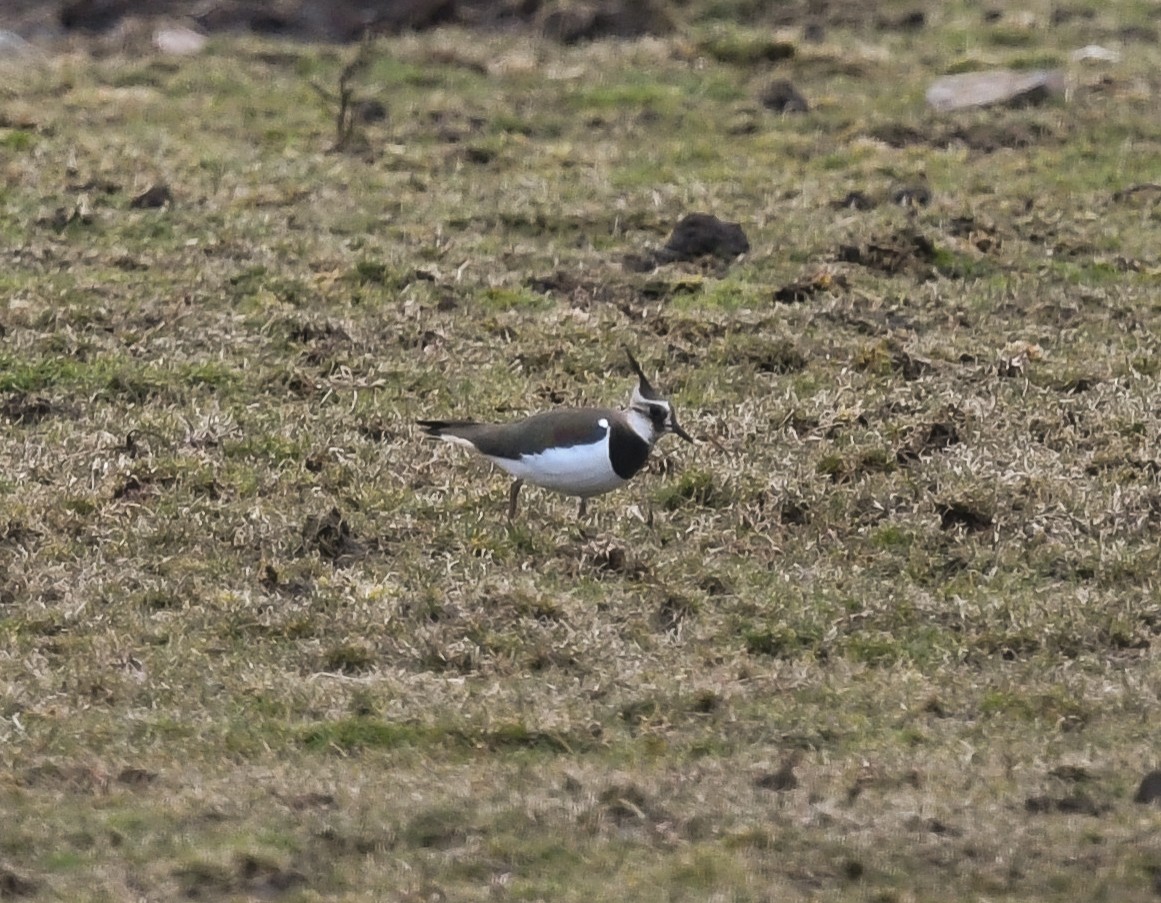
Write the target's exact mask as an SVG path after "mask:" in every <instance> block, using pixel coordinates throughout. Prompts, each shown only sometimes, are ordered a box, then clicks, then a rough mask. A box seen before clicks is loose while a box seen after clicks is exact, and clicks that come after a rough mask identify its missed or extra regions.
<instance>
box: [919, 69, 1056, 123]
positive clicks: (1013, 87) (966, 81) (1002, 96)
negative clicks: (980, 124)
mask: <svg viewBox="0 0 1161 903" xmlns="http://www.w3.org/2000/svg"><path fill="white" fill-rule="evenodd" d="M1064 88H1065V81H1064V73H1063V72H1061V71H1060V70H1059V69H1034V70H1029V71H1025V72H1018V71H1016V70H1013V69H992V70H990V71H986V72H964V73H961V74H959V75H945V76H944V77H943V78H938V79H936V80H935V81H934V82H932V84H931V87H930V88H928V89H927V103H928V104H929V105H930V106H932V107H934V108H935V109H936V110H939V111H940V112H942V113H946V112H950V111H952V110H964V109H968V108H970V107H991V106H997V105H1002V106H1009V107H1018V106H1029V105H1032V104H1039V103H1043V102H1044V101H1046V100H1048V99H1049V98H1051V97H1059V96H1061V95H1063V94H1064Z"/></svg>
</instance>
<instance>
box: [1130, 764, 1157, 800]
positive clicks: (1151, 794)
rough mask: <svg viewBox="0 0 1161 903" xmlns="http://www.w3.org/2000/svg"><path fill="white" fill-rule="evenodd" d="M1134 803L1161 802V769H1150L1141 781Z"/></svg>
mask: <svg viewBox="0 0 1161 903" xmlns="http://www.w3.org/2000/svg"><path fill="white" fill-rule="evenodd" d="M1133 802H1134V803H1158V802H1161V770H1158V771H1150V772H1149V773H1148V774H1147V775H1145V777H1144V779H1143V780H1142V781H1141V786H1140V787H1138V788H1137V793H1136V794H1135V795H1134V796H1133Z"/></svg>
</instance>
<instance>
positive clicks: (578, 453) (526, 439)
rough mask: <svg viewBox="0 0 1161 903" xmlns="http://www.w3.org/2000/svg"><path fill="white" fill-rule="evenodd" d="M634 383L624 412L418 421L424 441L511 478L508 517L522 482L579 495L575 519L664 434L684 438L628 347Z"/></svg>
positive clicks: (569, 410) (622, 479)
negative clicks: (465, 453) (459, 451)
mask: <svg viewBox="0 0 1161 903" xmlns="http://www.w3.org/2000/svg"><path fill="white" fill-rule="evenodd" d="M625 353H626V354H627V355H628V357H629V365H630V366H631V367H632V368H633V372H634V373H635V374H636V375H637V385H636V386H634V387H633V393H632V395H631V396H630V397H629V404H628V406H627V407H626V408H625V409H624V410H617V409H616V408H575V407H561V408H553V409H552V410H548V411H542V412H541V413H539V414H533V415H532V416H530V417H526V418H525V419H523V420H517V421H513V422H510V423H478V422H476V421H474V420H419V421H416V423H417V425H418V426H419V427H420V428H421V429H422V430H423V432H424V433H425V435H426V436H427V437H428V438H430V439H442V440H443V441H445V442H451V443H453V444H455V445H463V446H466V447H467V448H470V449H472V450H473V451H475V452H477V453H479V454H481V455H483V456H484V457H485V458H487V459H488V460H489V461H491V462H492V463H493V464H495V465H496V466H497V467H499V468H501V469H502V470H505V471H507V472H508V473H510V474H511V475H512V476H513V477H515V478H516V480H515V482H514V483H513V484H512V488H511V490H509V493H508V520H509V521H511V520H513V519H514V518H515V517H516V500H517V497H518V496H519V495H520V487H521V486H523V485H524V484H525V483H526V482H527V483H531V484H533V485H534V486H540V487H542V488H544V489H549V490H551V491H553V492H558V493H560V494H562V495H571V496H578V497H579V498H580V509H579V511H578V513H577V516H578V517H584V516H585V514H586V511H587V503H588V500H589V499H590V498H592V497H593V496H595V495H602V494H603V493H606V492H610V491H612V490H614V489H617V488H618V487H620V486H623V485H625V483H627V482H628V481H629V480H630V479H631V478H632V477H633V476H634V475H635V474H636V473H638V471H640V470H641V468H642V467H644V466H645V462H646V461H647V460H648V459H649V452H650V451H652V450H653V446H654V444H656V442H657V440H658V439H660V438H661V436H662V435H664V434H665V433H674V434H675V435H677V436H679V437H680V438H682V439H684V440H685V441H686V442H690V443H692V442H693V437H692V436H691V435H690V434H689V433H687V432H686V431H685V430H684V429H682V427H681V425H680V424H679V423H678V422H677V418H676V417H675V416H674V413H673V408H672V406H671V405H670V404H669V402H668V401H666V400H665V399H664V398H662V397H661V395H660V394H658V392H657V390H656V389H654V388H653V386H652V384H651V383H650V382H649V378H648V377H647V376H646V375H645V371H644V370H642V369H641V365H640V364H639V363H637V359H636V358H635V357H633V352H631V351H630V350H629V349H628V348H626V349H625Z"/></svg>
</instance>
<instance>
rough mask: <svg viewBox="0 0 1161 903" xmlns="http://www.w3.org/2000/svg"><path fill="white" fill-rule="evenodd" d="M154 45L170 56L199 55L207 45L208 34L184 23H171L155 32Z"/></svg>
mask: <svg viewBox="0 0 1161 903" xmlns="http://www.w3.org/2000/svg"><path fill="white" fill-rule="evenodd" d="M153 46H154V47H156V48H157V49H158V50H159V51H161V52H162V53H168V54H169V55H170V56H197V55H198V54H199V53H201V52H202V51H203V50H204V49H205V47H206V36H205V35H204V34H202V33H201V32H200V31H194V30H193V29H192V28H186V27H185V26H184V25H170V26H166V27H164V28H158V29H157V30H156V31H154V32H153Z"/></svg>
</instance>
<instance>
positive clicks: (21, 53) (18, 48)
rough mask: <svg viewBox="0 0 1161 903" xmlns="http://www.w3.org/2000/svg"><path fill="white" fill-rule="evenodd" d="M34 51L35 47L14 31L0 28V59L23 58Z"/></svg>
mask: <svg viewBox="0 0 1161 903" xmlns="http://www.w3.org/2000/svg"><path fill="white" fill-rule="evenodd" d="M34 53H36V48H35V47H33V46H32V45H31V44H29V43H28V41H26V40H24V38H22V37H20V35H18V34H17V33H16V32H14V31H6V30H2V29H0V60H12V59H24V58H25V57H28V56H32V55H33V54H34Z"/></svg>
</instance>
